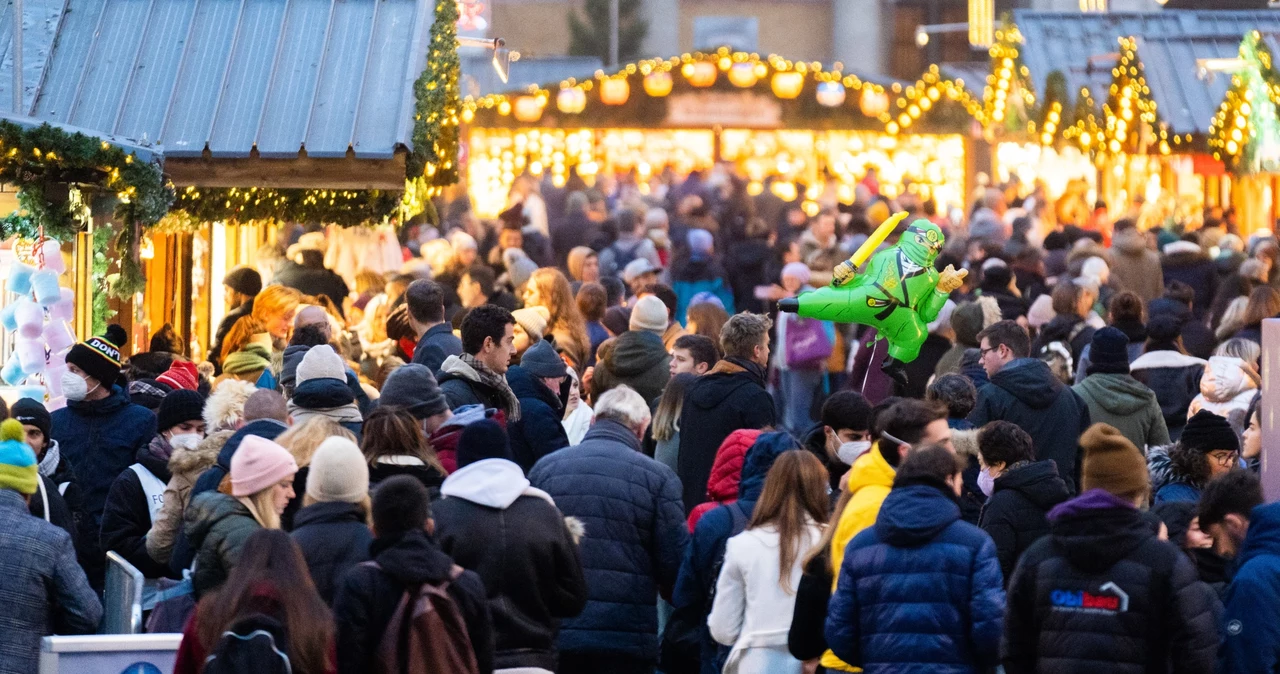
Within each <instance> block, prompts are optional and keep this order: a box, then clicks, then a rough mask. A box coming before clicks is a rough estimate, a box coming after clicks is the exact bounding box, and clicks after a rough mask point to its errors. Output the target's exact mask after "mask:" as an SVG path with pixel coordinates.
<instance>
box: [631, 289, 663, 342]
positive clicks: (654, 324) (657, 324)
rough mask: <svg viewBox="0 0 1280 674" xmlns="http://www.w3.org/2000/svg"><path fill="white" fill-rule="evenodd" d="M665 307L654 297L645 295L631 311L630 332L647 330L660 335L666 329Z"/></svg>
mask: <svg viewBox="0 0 1280 674" xmlns="http://www.w3.org/2000/svg"><path fill="white" fill-rule="evenodd" d="M667 315H668V314H667V305H665V304H663V303H662V300H660V299H658V297H657V296H656V295H645V296H644V297H641V298H640V301H639V302H636V305H635V306H634V307H632V309H631V323H630V326H629V327H630V328H631V329H632V330H648V331H650V332H656V333H658V334H662V332H663V331H664V330H666V329H667Z"/></svg>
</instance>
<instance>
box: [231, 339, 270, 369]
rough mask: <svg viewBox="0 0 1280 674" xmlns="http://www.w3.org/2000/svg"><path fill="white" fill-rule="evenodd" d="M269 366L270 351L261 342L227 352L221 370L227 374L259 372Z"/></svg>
mask: <svg viewBox="0 0 1280 674" xmlns="http://www.w3.org/2000/svg"><path fill="white" fill-rule="evenodd" d="M270 366H271V352H270V351H268V350H267V349H266V348H265V347H263V346H262V345H261V344H247V345H245V347H244V348H243V349H241V350H239V351H236V352H234V353H229V354H227V358H226V360H224V361H223V362H222V371H223V372H226V373H227V374H248V373H250V372H261V371H263V370H265V369H267V368H268V367H270Z"/></svg>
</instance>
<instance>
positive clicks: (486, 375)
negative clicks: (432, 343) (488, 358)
mask: <svg viewBox="0 0 1280 674" xmlns="http://www.w3.org/2000/svg"><path fill="white" fill-rule="evenodd" d="M450 365H451V364H450V363H449V362H448V361H446V362H445V364H444V366H442V367H441V369H443V370H446V371H448V372H452V373H453V374H456V375H459V376H461V377H463V378H465V379H470V380H472V381H476V382H479V383H481V384H484V385H485V386H488V387H490V388H492V389H494V390H495V391H497V392H498V394H499V395H501V396H502V401H503V407H504V408H506V409H504V410H503V412H506V414H507V423H508V424H509V423H512V422H514V421H519V420H520V399H519V398H517V397H516V394H515V392H514V391H512V390H511V386H510V385H509V384H507V378H506V377H504V376H502V375H500V374H498V373H497V372H494V371H493V370H490V369H489V366H488V365H485V364H484V363H482V362H480V361H479V360H476V357H475V356H473V355H471V354H469V353H464V354H462V355H461V356H457V361H455V362H454V363H453V364H452V367H447V366H450ZM458 365H464V366H466V367H458Z"/></svg>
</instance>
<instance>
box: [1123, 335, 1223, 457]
mask: <svg viewBox="0 0 1280 674" xmlns="http://www.w3.org/2000/svg"><path fill="white" fill-rule="evenodd" d="M1205 365H1208V361H1205V360H1201V359H1199V358H1196V357H1194V356H1188V355H1185V354H1181V353H1178V352H1177V351H1151V352H1149V353H1144V354H1142V355H1141V356H1139V357H1138V359H1137V360H1135V361H1133V362H1132V363H1130V364H1129V372H1130V374H1131V375H1132V376H1133V378H1134V379H1136V380H1138V381H1139V382H1141V383H1142V384H1144V385H1145V386H1147V387H1148V388H1150V389H1151V391H1152V392H1153V393H1154V394H1155V396H1156V402H1158V403H1159V404H1160V414H1161V416H1163V417H1164V425H1165V428H1166V429H1167V430H1168V432H1169V439H1170V440H1177V439H1178V438H1179V437H1181V436H1182V428H1183V427H1184V426H1186V425H1187V409H1189V408H1190V407H1191V401H1192V400H1194V399H1195V397H1196V396H1197V395H1199V393H1200V378H1201V376H1203V374H1204V366H1205Z"/></svg>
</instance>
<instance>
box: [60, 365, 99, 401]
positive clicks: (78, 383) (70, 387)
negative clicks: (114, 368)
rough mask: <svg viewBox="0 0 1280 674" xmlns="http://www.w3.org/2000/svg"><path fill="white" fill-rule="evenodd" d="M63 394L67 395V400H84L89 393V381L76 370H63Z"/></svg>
mask: <svg viewBox="0 0 1280 674" xmlns="http://www.w3.org/2000/svg"><path fill="white" fill-rule="evenodd" d="M94 388H97V387H96V386H95V387H94ZM62 395H64V396H66V397H67V400H84V398H85V396H87V395H89V382H86V381H85V380H84V377H81V376H80V375H78V374H76V373H74V372H63V373H62Z"/></svg>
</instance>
